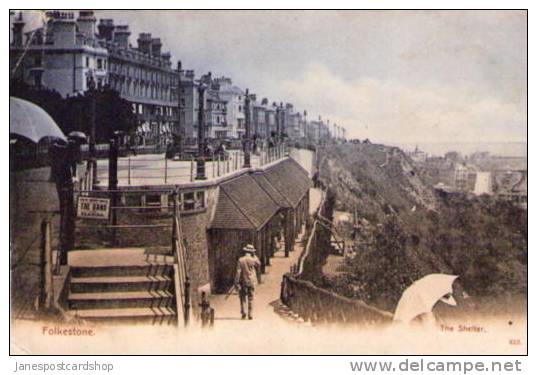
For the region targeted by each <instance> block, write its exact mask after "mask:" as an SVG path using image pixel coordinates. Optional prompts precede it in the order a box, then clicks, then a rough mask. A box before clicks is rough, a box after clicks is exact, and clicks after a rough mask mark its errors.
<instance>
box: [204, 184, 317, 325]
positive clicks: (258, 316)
mask: <svg viewBox="0 0 537 375" xmlns="http://www.w3.org/2000/svg"><path fill="white" fill-rule="evenodd" d="M320 202H321V191H320V190H319V189H313V188H312V189H311V190H310V214H313V213H314V212H315V210H316V209H317V207H319V204H320ZM302 250H303V244H302V234H301V235H299V237H298V239H297V241H296V242H295V246H294V251H291V252H290V253H289V257H288V258H286V257H285V255H284V252H283V250H280V251H278V252H277V253H276V254H275V256H274V258H272V259H271V265H270V266H267V267H266V273H265V274H264V275H262V282H261V284H259V285H258V286H257V287H256V293H255V298H254V314H253V316H254V320H253V321H252V322H249V321H248V322H244V323H246V324H249V323H252V324H255V326H256V327H260V326H266V327H274V325H275V324H282V323H283V324H285V323H286V322H284V320H285V321H293V320H294V318H295V316H293V315H291V314H290V312H288V311H287V310H286V309H285V307H283V306H281V304H280V302H279V299H280V288H281V282H282V276H283V275H284V274H285V273H286V272H289V269H290V267H291V265H293V264H295V263H296V262H297V260H298V258H299V256H300V253H301V252H302ZM211 306H212V307H214V309H215V326H216V325H217V326H218V328H219V329H220V328H225V327H226V326H228V327H232V326H234V325H235V324H236V321H237V320H241V316H240V302H239V296H238V295H237V293H236V292H235V291H234V292H233V294H230V295H223V294H219V295H213V296H211ZM286 318H289V319H286ZM241 323H243V322H241Z"/></svg>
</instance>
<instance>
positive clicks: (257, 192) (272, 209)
mask: <svg viewBox="0 0 537 375" xmlns="http://www.w3.org/2000/svg"><path fill="white" fill-rule="evenodd" d="M278 210H279V207H278V205H277V204H276V203H275V202H274V200H273V199H272V198H271V197H270V196H269V195H268V194H267V192H265V190H263V189H262V188H261V187H260V186H259V185H258V184H257V183H256V182H255V181H254V179H253V178H252V176H250V175H248V174H245V175H242V176H239V177H237V178H234V179H232V180H230V181H227V182H225V183H223V184H221V185H220V194H219V197H218V203H217V205H216V210H215V213H214V217H213V220H212V222H211V224H210V225H209V227H210V228H218V229H251V230H258V229H260V228H261V227H263V226H264V225H265V224H266V222H267V221H268V220H269V219H270V218H272V217H273V216H274V215H275V214H276V212H277V211H278Z"/></svg>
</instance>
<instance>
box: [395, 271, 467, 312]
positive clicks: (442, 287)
mask: <svg viewBox="0 0 537 375" xmlns="http://www.w3.org/2000/svg"><path fill="white" fill-rule="evenodd" d="M457 277H458V276H455V275H445V274H441V273H432V274H430V275H427V276H425V277H422V278H421V279H419V280H418V281H416V282H414V283H413V284H412V285H410V286H409V287H408V288H407V289H406V290H405V291H404V292H403V295H402V296H401V299H400V300H399V303H398V304H397V308H396V309H395V315H394V317H393V320H394V321H401V322H405V323H406V322H410V321H411V320H412V319H414V318H415V317H417V316H418V315H420V314H424V313H430V312H431V311H432V309H433V306H434V305H435V304H436V303H437V302H438V301H442V302H444V303H447V304H448V305H452V306H456V305H457V302H456V301H455V299H454V298H453V281H454V280H455V279H456V278H457Z"/></svg>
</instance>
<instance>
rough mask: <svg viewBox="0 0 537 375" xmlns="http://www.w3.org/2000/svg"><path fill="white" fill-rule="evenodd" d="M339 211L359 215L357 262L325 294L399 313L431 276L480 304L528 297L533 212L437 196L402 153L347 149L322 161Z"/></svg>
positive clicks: (334, 149)
mask: <svg viewBox="0 0 537 375" xmlns="http://www.w3.org/2000/svg"><path fill="white" fill-rule="evenodd" d="M319 164H320V178H321V180H322V181H323V183H325V184H326V185H327V186H330V187H331V188H332V189H333V190H334V191H335V193H336V209H338V210H342V211H348V212H350V213H354V214H355V215H356V218H357V219H358V223H357V224H358V225H356V227H355V228H356V230H355V232H354V234H353V236H354V238H355V249H356V256H355V258H354V259H352V260H347V261H346V262H344V263H343V265H342V266H341V267H340V269H339V271H341V272H339V273H338V275H337V276H335V277H330V278H325V280H324V283H325V285H324V286H326V287H329V288H332V289H335V290H337V291H338V292H339V293H342V294H344V295H346V296H348V297H354V298H359V299H361V300H364V301H366V302H368V303H371V304H375V305H377V306H379V307H381V308H384V309H391V310H393V309H394V308H395V306H396V304H397V301H398V300H399V298H400V296H401V294H402V292H403V291H404V289H405V288H406V287H408V286H409V285H410V284H411V283H412V282H414V281H415V280H417V279H419V278H420V277H422V276H424V275H426V274H429V273H433V272H441V273H449V274H455V275H459V281H458V284H459V286H460V287H461V288H459V289H461V290H462V289H464V291H465V292H466V293H468V294H470V295H472V296H475V297H479V298H481V297H483V298H485V297H487V298H490V297H494V298H502V297H511V296H514V295H517V296H518V295H525V294H526V293H527V249H528V247H527V211H524V210H522V209H519V208H517V207H515V206H513V205H511V204H510V203H508V202H501V201H497V200H495V199H493V198H491V197H488V196H482V197H472V196H463V195H455V196H439V195H437V193H435V191H434V190H433V188H432V186H431V185H430V184H429V183H428V182H427V180H426V178H425V177H424V176H422V175H421V173H420V172H419V171H418V170H417V169H416V168H415V166H414V165H413V163H412V160H411V159H409V158H408V157H407V156H406V155H405V154H404V153H403V152H402V151H401V150H399V149H397V148H392V147H387V146H383V145H375V144H357V145H355V144H345V145H339V146H335V147H331V148H328V149H326V150H324V151H322V152H321V153H320V154H319Z"/></svg>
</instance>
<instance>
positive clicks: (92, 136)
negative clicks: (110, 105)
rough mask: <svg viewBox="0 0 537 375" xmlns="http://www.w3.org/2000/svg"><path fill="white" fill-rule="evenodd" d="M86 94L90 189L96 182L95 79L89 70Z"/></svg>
mask: <svg viewBox="0 0 537 375" xmlns="http://www.w3.org/2000/svg"><path fill="white" fill-rule="evenodd" d="M88 94H89V97H90V139H89V145H88V149H89V161H90V165H91V171H92V176H91V177H92V178H91V180H92V184H93V186H92V187H91V189H92V190H93V189H94V188H95V185H96V184H97V182H98V181H97V153H96V150H95V143H96V142H95V141H96V140H95V137H96V133H97V131H96V124H95V79H94V78H93V73H92V72H91V71H90V73H89V77H88Z"/></svg>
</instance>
